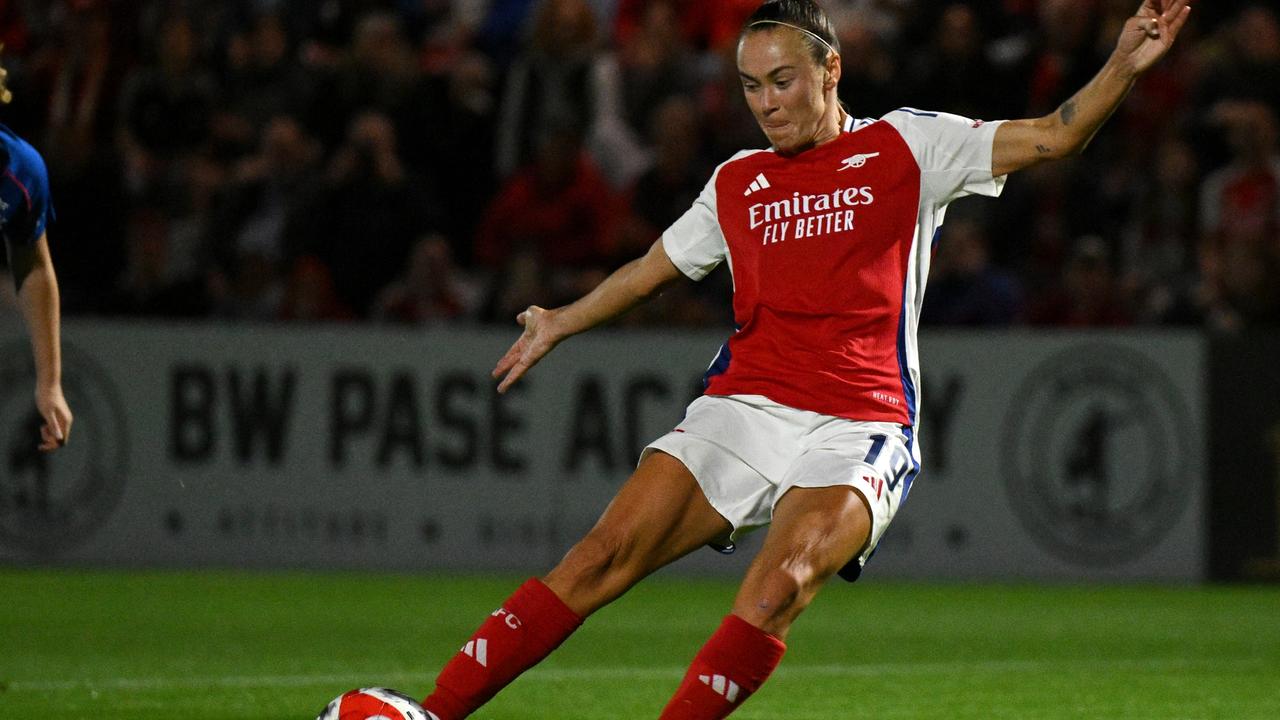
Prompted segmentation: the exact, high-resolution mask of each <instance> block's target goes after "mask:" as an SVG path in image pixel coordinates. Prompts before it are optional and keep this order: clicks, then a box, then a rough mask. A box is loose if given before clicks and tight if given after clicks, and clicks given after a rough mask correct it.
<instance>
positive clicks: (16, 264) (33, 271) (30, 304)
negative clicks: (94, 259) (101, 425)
mask: <svg viewBox="0 0 1280 720" xmlns="http://www.w3.org/2000/svg"><path fill="white" fill-rule="evenodd" d="M6 247H7V249H8V251H9V267H10V269H11V270H12V271H13V279H14V284H16V285H17V287H18V299H19V301H20V304H21V306H22V316H23V319H24V320H25V321H26V324H27V330H28V332H29V334H30V336H31V349H32V354H33V355H34V356H35V369H36V393H35V394H36V408H37V410H39V412H40V417H42V418H43V419H44V424H43V425H42V426H41V428H40V449H41V450H43V451H45V452H48V451H49V450H54V449H56V448H59V447H61V446H62V445H65V444H66V442H67V438H69V437H70V436H71V422H72V416H71V409H70V408H69V407H68V406H67V401H66V398H65V397H64V396H63V394H62V348H61V343H60V340H59V335H60V326H61V322H60V319H61V318H60V312H59V309H58V278H57V275H55V274H54V271H53V260H52V259H51V258H50V256H49V241H48V239H47V238H46V237H45V236H44V235H43V234H41V236H40V239H39V240H38V241H36V243H35V244H34V245H30V246H27V245H20V244H10V243H8V241H7V240H6Z"/></svg>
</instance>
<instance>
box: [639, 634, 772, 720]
mask: <svg viewBox="0 0 1280 720" xmlns="http://www.w3.org/2000/svg"><path fill="white" fill-rule="evenodd" d="M786 650H787V646H786V645H785V644H783V642H782V641H781V640H779V639H778V638H776V637H774V636H772V635H770V634H769V633H767V632H765V631H763V630H761V629H760V628H757V627H756V626H754V625H752V624H751V623H749V622H747V621H746V620H743V619H742V618H740V617H738V616H737V615H729V616H727V617H726V618H725V619H724V622H723V623H721V624H720V629H719V630H716V633H715V634H714V635H712V636H711V639H710V640H708V641H707V644H706V645H703V646H702V649H701V650H699V651H698V655H697V657H695V658H694V659H693V664H692V665H690V666H689V672H688V673H686V674H685V676H684V681H683V682H681V683H680V688H679V689H677V690H676V694H675V696H674V697H672V698H671V702H669V703H667V707H666V709H665V710H663V711H662V716H661V717H660V718H659V719H658V720H720V718H724V717H728V715H729V713H731V712H733V711H734V710H736V709H737V707H738V706H739V705H741V704H742V702H743V701H744V700H746V699H747V698H748V697H750V695H751V693H753V692H755V691H756V690H759V689H760V686H761V685H763V684H764V681H765V680H767V679H768V678H769V674H770V673H772V672H773V669H774V668H775V667H777V666H778V661H779V660H781V659H782V653H784V652H786Z"/></svg>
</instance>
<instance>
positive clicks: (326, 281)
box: [279, 255, 355, 322]
mask: <svg viewBox="0 0 1280 720" xmlns="http://www.w3.org/2000/svg"><path fill="white" fill-rule="evenodd" d="M279 314H280V319H281V320H286V321H290V322H335V321H345V320H351V319H353V318H354V317H355V315H354V314H352V312H351V309H350V308H348V307H347V306H346V305H345V304H343V302H342V300H341V299H340V298H339V297H338V294H337V293H336V292H334V289H333V274H332V273H330V272H329V268H328V266H326V265H325V264H324V263H323V262H320V260H319V259H317V258H315V257H313V256H311V255H303V256H302V257H300V258H298V259H297V260H295V261H294V263H293V268H292V269H291V270H290V271H289V273H288V278H287V280H286V281H285V284H284V289H283V291H282V293H281V297H280V309H279Z"/></svg>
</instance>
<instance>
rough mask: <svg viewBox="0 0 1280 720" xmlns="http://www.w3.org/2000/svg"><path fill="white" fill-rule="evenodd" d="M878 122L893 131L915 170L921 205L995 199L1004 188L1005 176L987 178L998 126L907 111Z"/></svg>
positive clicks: (900, 110) (957, 117)
mask: <svg viewBox="0 0 1280 720" xmlns="http://www.w3.org/2000/svg"><path fill="white" fill-rule="evenodd" d="M882 119H883V120H884V121H885V122H888V123H889V124H890V125H892V126H894V128H896V129H897V130H898V132H899V133H900V134H901V135H902V137H903V138H904V139H905V140H906V141H907V145H908V146H910V147H911V153H912V154H913V155H915V158H916V162H917V163H919V165H920V171H921V173H922V174H923V176H924V177H923V179H922V182H921V185H922V188H921V190H922V192H923V194H924V197H921V202H925V201H926V200H928V201H932V202H933V203H935V204H939V205H946V204H947V203H949V202H951V201H952V200H955V199H956V198H961V197H964V196H966V195H975V194H976V195H989V196H991V197H996V196H998V195H999V194H1000V191H1001V190H1003V189H1004V181H1005V176H1003V175H1002V176H1000V177H993V176H992V175H991V154H992V146H993V145H994V144H995V138H996V128H998V127H1000V125H1001V124H1002V123H1003V122H1004V121H995V122H983V121H981V120H970V119H969V118H966V117H961V116H959V115H952V114H949V113H936V112H923V111H920V110H914V109H911V108H902V109H899V110H894V111H893V112H891V113H889V114H888V115H885V116H884V117H883V118H882Z"/></svg>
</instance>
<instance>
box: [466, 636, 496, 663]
mask: <svg viewBox="0 0 1280 720" xmlns="http://www.w3.org/2000/svg"><path fill="white" fill-rule="evenodd" d="M462 654H463V655H466V656H467V657H469V658H472V659H473V660H475V661H476V662H478V663H480V667H489V641H488V640H485V639H484V638H476V639H475V640H469V641H467V644H466V645H463V646H462Z"/></svg>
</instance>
